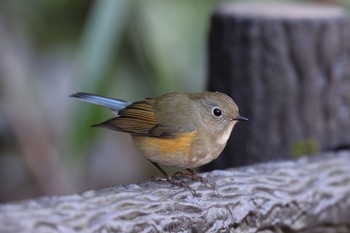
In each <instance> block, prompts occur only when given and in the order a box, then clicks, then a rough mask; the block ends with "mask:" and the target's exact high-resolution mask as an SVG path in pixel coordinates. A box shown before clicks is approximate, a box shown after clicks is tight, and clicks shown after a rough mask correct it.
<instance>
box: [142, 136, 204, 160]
mask: <svg viewBox="0 0 350 233" xmlns="http://www.w3.org/2000/svg"><path fill="white" fill-rule="evenodd" d="M196 135H197V132H196V131H193V132H189V133H184V134H182V135H181V136H178V137H176V138H156V137H146V138H144V141H145V144H148V145H149V146H150V147H153V148H155V149H156V150H158V151H159V153H161V154H163V155H165V156H166V155H172V154H179V153H180V154H183V155H185V156H189V155H190V154H191V148H192V142H193V140H194V139H195V138H196Z"/></svg>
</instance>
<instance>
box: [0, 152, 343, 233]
mask: <svg viewBox="0 0 350 233" xmlns="http://www.w3.org/2000/svg"><path fill="white" fill-rule="evenodd" d="M349 168H350V151H341V152H337V153H335V152H330V153H327V154H323V155H321V156H319V157H315V158H303V159H299V160H297V161H286V162H279V163H266V164H260V165H257V166H251V167H242V168H237V169H229V170H220V171H219V170H217V171H213V172H211V173H206V174H203V175H204V176H206V177H207V178H208V179H212V180H215V181H216V184H217V189H218V192H219V194H220V196H218V195H216V194H215V192H214V191H213V190H212V189H211V188H208V187H205V186H201V185H200V184H199V183H193V184H191V187H193V188H194V189H196V190H198V194H199V195H200V197H194V196H192V194H191V192H190V191H188V190H184V189H182V188H179V187H174V186H172V185H170V184H169V183H167V182H164V181H148V182H144V183H141V184H132V185H125V186H117V187H113V188H108V189H104V190H99V191H87V192H84V193H82V194H75V195H68V196H55V197H44V198H40V199H36V200H28V201H22V202H15V203H9V204H2V205H0V232H1V233H13V232H16V233H22V232H23V233H28V232H35V233H54V232H55V233H58V232H59V233H71V232H84V233H89V232H91V233H93V232H94V233H97V232H101V233H102V232H103V233H109V232H113V233H116V232H123V233H126V232H237V233H240V232H245V233H249V232H259V233H273V232H276V233H281V232H289V233H291V232H293V233H298V232H299V233H306V232H309V233H316V232H320V233H321V232H322V233H331V232H332V233H336V232H337V233H348V232H350V169H349Z"/></svg>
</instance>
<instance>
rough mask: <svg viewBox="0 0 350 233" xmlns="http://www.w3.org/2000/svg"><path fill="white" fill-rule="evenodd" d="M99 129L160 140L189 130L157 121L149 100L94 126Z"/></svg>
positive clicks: (132, 105) (123, 110)
mask: <svg viewBox="0 0 350 233" xmlns="http://www.w3.org/2000/svg"><path fill="white" fill-rule="evenodd" d="M94 126H97V127H103V128H108V129H112V130H117V131H122V132H127V133H130V134H132V135H138V136H149V137H159V138H175V137H177V136H179V135H181V134H183V133H185V132H188V131H191V130H189V129H186V130H183V129H181V127H179V126H178V125H174V126H172V125H164V124H161V123H160V121H159V120H158V119H157V115H156V113H155V110H154V107H153V105H152V104H151V103H150V101H148V100H147V99H146V100H144V101H140V102H135V103H132V104H130V105H128V106H127V107H126V108H124V109H122V110H120V111H119V112H118V116H117V117H115V118H112V119H110V120H107V121H105V122H102V123H100V124H97V125H94Z"/></svg>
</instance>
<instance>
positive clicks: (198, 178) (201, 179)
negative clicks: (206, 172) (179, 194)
mask: <svg viewBox="0 0 350 233" xmlns="http://www.w3.org/2000/svg"><path fill="white" fill-rule="evenodd" d="M186 170H187V171H188V172H176V173H175V174H174V176H179V175H181V176H187V177H190V178H191V179H192V180H195V181H198V182H200V183H202V184H205V185H208V186H210V187H211V188H212V189H213V190H214V192H215V193H219V192H218V190H217V188H216V184H215V182H214V181H212V180H208V179H206V178H204V177H203V176H201V175H199V174H198V173H197V172H195V171H194V170H192V169H186Z"/></svg>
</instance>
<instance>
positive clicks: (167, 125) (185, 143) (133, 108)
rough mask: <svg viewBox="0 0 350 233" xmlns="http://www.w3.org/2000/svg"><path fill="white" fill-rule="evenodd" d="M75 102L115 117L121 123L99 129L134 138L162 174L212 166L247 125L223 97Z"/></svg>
mask: <svg viewBox="0 0 350 233" xmlns="http://www.w3.org/2000/svg"><path fill="white" fill-rule="evenodd" d="M72 97H76V98H79V99H81V100H83V101H87V102H90V103H94V104H98V105H102V106H105V107H108V108H110V109H111V110H112V111H113V112H115V113H116V115H117V116H116V117H115V118H112V119H110V120H107V121H105V122H102V123H100V124H97V125H95V126H98V127H104V128H109V129H112V130H117V131H121V132H126V133H129V134H131V136H132V138H133V141H134V144H135V147H136V149H137V150H138V151H139V152H140V153H141V154H142V155H143V156H145V157H146V158H147V159H149V160H150V161H151V162H153V163H154V164H155V165H156V166H157V167H158V168H160V167H159V166H158V165H161V166H172V167H178V168H185V169H192V168H196V167H199V166H201V165H204V164H207V163H209V162H211V161H212V160H214V159H216V158H217V157H218V156H219V155H220V153H221V152H222V150H223V149H224V147H225V146H226V142H227V140H228V138H229V137H230V134H231V131H232V129H233V127H234V125H235V124H236V122H237V121H239V120H247V119H246V118H244V117H241V116H240V115H239V110H238V107H237V105H236V104H235V102H234V101H233V100H232V99H231V98H230V97H229V96H227V95H225V94H223V93H220V92H201V93H179V92H174V93H169V94H165V95H161V96H158V97H155V98H147V99H144V100H142V101H138V102H134V103H129V102H126V101H123V100H119V99H111V98H106V97H102V96H97V95H92V94H86V93H77V94H74V95H72ZM160 169H161V168H160ZM161 171H162V172H163V173H165V172H164V171H163V170H161Z"/></svg>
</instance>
